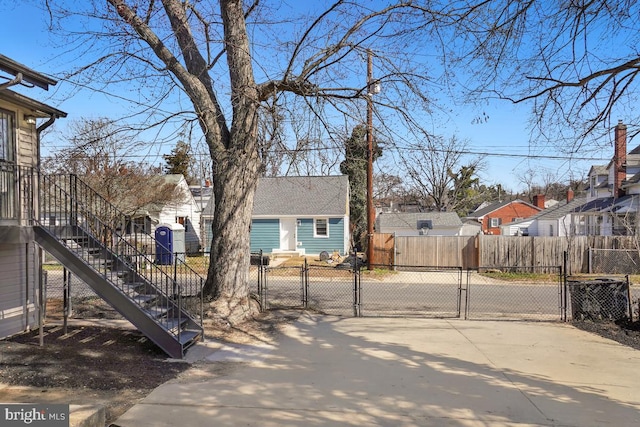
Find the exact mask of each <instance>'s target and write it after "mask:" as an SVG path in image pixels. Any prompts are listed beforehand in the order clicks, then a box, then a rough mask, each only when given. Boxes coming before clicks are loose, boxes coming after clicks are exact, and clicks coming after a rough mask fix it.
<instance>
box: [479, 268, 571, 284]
mask: <svg viewBox="0 0 640 427" xmlns="http://www.w3.org/2000/svg"><path fill="white" fill-rule="evenodd" d="M478 274H480V276H484V277H490V278H492V279H495V280H504V281H510V282H534V283H537V282H540V283H549V282H557V281H558V280H559V277H558V274H556V273H532V272H509V271H493V270H492V271H484V272H480V273H478Z"/></svg>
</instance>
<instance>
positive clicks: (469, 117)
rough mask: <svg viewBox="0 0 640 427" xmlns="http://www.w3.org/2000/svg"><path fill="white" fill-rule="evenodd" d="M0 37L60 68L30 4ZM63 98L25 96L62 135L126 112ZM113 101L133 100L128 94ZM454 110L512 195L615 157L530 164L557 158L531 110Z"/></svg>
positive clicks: (456, 127) (99, 98)
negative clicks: (537, 140) (527, 179)
mask: <svg viewBox="0 0 640 427" xmlns="http://www.w3.org/2000/svg"><path fill="white" fill-rule="evenodd" d="M16 34H19V37H16ZM0 37H1V38H2V40H4V42H3V47H2V49H1V50H0V53H2V54H3V55H6V56H8V57H11V58H13V59H14V60H16V61H18V62H21V63H23V64H25V65H27V66H29V67H31V68H33V69H35V70H37V71H40V72H44V73H53V72H55V71H56V70H58V69H59V67H60V66H61V65H60V64H56V63H55V61H56V60H55V59H51V58H55V57H56V56H57V54H58V52H55V51H54V50H52V48H51V43H50V40H49V37H50V36H49V34H48V33H47V31H46V24H45V19H44V17H43V16H42V11H41V10H40V9H38V8H36V7H34V6H33V5H32V4H31V3H30V2H25V3H21V2H12V1H6V0H5V1H2V0H0ZM58 86H59V90H60V92H59V93H63V92H65V90H67V89H69V88H68V86H67V84H66V83H65V82H60V83H59V85H58ZM36 91H37V92H36ZM59 93H56V92H54V93H53V94H47V93H44V92H42V91H40V90H38V89H31V90H30V91H28V92H26V94H27V95H28V96H31V97H34V98H36V99H38V100H42V101H43V102H47V103H50V104H51V105H53V106H55V107H56V108H59V109H62V110H63V111H66V112H67V113H68V114H69V116H68V119H63V120H61V121H60V122H59V123H58V124H57V126H58V128H59V129H62V128H64V126H65V124H64V120H67V121H69V120H73V119H79V118H82V117H94V118H95V117H105V116H106V117H108V116H109V115H110V114H111V113H116V112H118V111H119V110H121V109H122V106H121V105H120V103H119V102H118V100H117V98H111V97H108V96H106V95H103V94H96V93H91V92H89V91H80V92H79V93H77V94H76V95H75V96H74V97H73V98H70V99H66V100H63V101H61V102H58V100H57V99H56V98H57V96H58V95H59ZM114 95H121V96H125V97H126V96H128V94H127V93H121V94H118V93H114ZM51 96H53V98H51ZM451 110H452V113H451V115H450V117H451V120H450V121H449V123H447V124H445V125H443V126H442V127H441V128H439V129H438V133H440V134H442V135H444V136H450V135H453V134H455V135H456V136H457V137H458V138H460V139H466V140H468V143H469V150H470V151H472V152H477V153H489V154H493V155H489V156H487V157H486V159H485V164H486V168H485V170H484V171H482V173H481V181H482V182H484V183H487V184H492V183H501V184H502V185H503V187H505V188H506V189H508V190H512V191H519V190H521V189H522V188H523V185H522V184H521V183H520V179H519V177H520V176H521V175H522V172H523V171H525V170H529V169H530V170H533V171H535V172H536V174H537V175H538V176H537V179H538V180H540V183H541V182H542V180H543V178H544V176H545V175H547V174H551V175H553V176H555V177H556V179H557V180H558V181H561V182H567V181H568V180H569V179H570V178H577V177H580V176H584V175H586V173H587V171H588V169H589V166H590V165H591V164H604V163H606V162H607V160H606V159H607V158H610V157H611V155H612V152H611V153H608V152H607V150H604V151H601V152H600V153H595V154H593V153H590V154H589V157H592V156H593V157H596V158H601V159H602V160H586V161H585V160H583V161H571V160H568V159H551V158H535V157H531V158H527V157H526V156H541V157H544V156H553V155H555V152H554V151H552V150H551V149H549V148H546V147H539V148H532V147H531V146H530V144H529V133H530V131H529V129H528V128H527V122H528V120H529V117H530V116H529V107H528V106H527V105H519V106H514V105H512V104H509V103H507V102H505V101H495V102H490V103H488V104H487V105H485V106H484V107H483V108H482V109H481V110H479V109H471V108H470V107H467V108H461V107H458V106H452V107H451ZM480 111H483V112H484V113H486V115H487V116H488V119H487V120H486V121H484V122H481V123H474V117H476V116H477V115H478V114H479V112H480ZM171 148H173V147H172V146H165V147H155V148H154V150H152V151H153V153H152V156H155V158H156V159H157V161H158V163H162V158H161V154H162V153H166V152H168V151H169V150H170V149H171ZM611 151H612V149H611ZM145 154H148V153H145ZM519 156H521V157H519ZM152 158H154V157H152Z"/></svg>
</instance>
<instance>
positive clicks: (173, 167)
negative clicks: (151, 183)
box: [162, 141, 195, 184]
mask: <svg viewBox="0 0 640 427" xmlns="http://www.w3.org/2000/svg"><path fill="white" fill-rule="evenodd" d="M162 157H163V158H164V161H165V162H167V164H166V165H165V167H164V171H165V173H167V174H174V173H176V174H182V175H183V176H184V179H186V180H187V182H188V183H189V184H192V181H193V178H192V176H191V168H192V167H193V165H194V163H195V160H194V159H193V157H192V156H191V146H190V145H189V144H187V143H186V142H183V141H178V143H177V144H176V146H175V148H174V149H173V150H171V154H165V155H163V156H162Z"/></svg>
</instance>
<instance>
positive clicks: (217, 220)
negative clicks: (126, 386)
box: [201, 0, 260, 323]
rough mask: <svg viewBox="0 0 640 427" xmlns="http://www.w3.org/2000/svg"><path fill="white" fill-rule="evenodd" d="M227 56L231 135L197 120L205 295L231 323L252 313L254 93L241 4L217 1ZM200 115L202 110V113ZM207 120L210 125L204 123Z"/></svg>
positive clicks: (256, 166) (255, 153) (255, 165)
mask: <svg viewBox="0 0 640 427" xmlns="http://www.w3.org/2000/svg"><path fill="white" fill-rule="evenodd" d="M220 10H221V15H222V20H223V22H224V36H225V37H224V39H225V47H226V57H227V63H228V66H229V77H230V81H231V105H232V108H233V117H232V121H231V123H232V124H231V130H230V131H229V133H225V132H223V131H220V132H213V133H209V132H208V129H209V128H210V127H211V126H216V125H221V124H220V122H219V121H217V120H216V121H213V120H211V118H207V117H206V115H205V116H203V118H202V119H201V124H202V125H203V131H204V132H205V135H207V142H208V143H209V148H210V150H211V157H212V160H213V192H214V198H215V199H214V206H215V209H214V214H213V225H212V231H213V239H212V244H211V262H210V264H209V274H208V275H207V281H206V283H205V293H207V294H209V295H211V296H212V297H213V298H214V303H213V304H212V307H213V308H214V310H215V311H216V313H217V314H218V315H220V316H223V317H225V318H227V320H229V321H230V322H231V323H233V322H234V321H235V320H242V319H243V318H246V317H248V316H250V315H251V314H252V310H251V301H250V298H249V261H250V257H251V254H250V246H251V245H250V234H249V233H250V231H251V230H250V229H251V213H252V210H253V196H254V193H255V190H256V185H257V180H258V173H259V171H260V158H259V156H258V146H257V143H258V132H257V129H258V119H257V117H258V114H257V111H258V105H259V102H258V93H257V87H256V84H255V80H254V78H253V70H252V68H251V55H250V52H249V40H248V38H247V33H246V27H245V22H244V11H243V9H242V0H221V1H220ZM203 111H204V110H203ZM207 120H208V123H207Z"/></svg>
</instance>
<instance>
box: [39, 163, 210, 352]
mask: <svg viewBox="0 0 640 427" xmlns="http://www.w3.org/2000/svg"><path fill="white" fill-rule="evenodd" d="M38 191H39V201H40V206H39V209H38V215H37V218H34V220H35V224H36V225H35V226H34V234H35V239H36V242H37V243H38V244H39V245H40V246H41V247H43V248H44V249H45V250H46V251H47V252H49V253H50V254H52V255H53V256H54V257H55V258H56V259H58V261H60V262H61V263H62V264H63V265H64V266H65V267H66V268H67V269H68V270H70V271H71V272H72V273H73V274H75V275H76V276H77V277H79V278H80V279H82V280H83V281H84V282H86V283H87V284H88V285H89V286H91V288H92V289H93V290H94V291H95V292H96V294H98V295H99V296H100V297H101V298H103V299H104V300H105V301H107V302H108V303H109V304H110V305H111V306H112V307H113V308H114V309H115V310H117V311H118V312H119V313H120V314H122V316H123V317H125V318H126V319H127V320H129V321H130V322H131V323H132V324H133V325H135V326H136V327H137V328H138V329H139V330H140V331H141V332H142V333H143V334H144V335H145V336H147V337H148V338H149V339H151V340H152V341H153V342H154V343H155V344H156V345H158V346H159V347H160V348H161V349H162V350H164V351H165V352H166V353H167V354H168V355H169V356H171V357H174V358H182V357H184V354H185V351H186V350H187V349H188V348H189V347H190V346H191V345H193V344H195V343H196V342H197V341H199V340H201V339H202V338H203V336H204V333H203V328H202V309H203V306H202V289H203V285H204V278H203V277H202V276H200V275H199V274H197V273H196V272H195V271H194V270H192V269H191V268H190V267H189V266H187V265H186V263H185V262H184V261H183V260H181V259H180V257H179V256H177V255H176V256H173V257H172V258H173V260H172V263H171V264H170V265H157V264H156V263H155V262H154V261H155V260H154V258H153V255H150V254H149V252H150V250H149V249H150V248H153V250H155V248H156V247H157V245H158V243H157V242H156V241H155V239H154V238H153V237H152V236H151V235H149V234H146V233H141V232H140V230H136V229H135V226H134V225H133V224H128V223H127V216H126V215H124V214H123V213H122V212H120V211H119V210H118V209H117V208H115V207H114V206H113V205H111V204H110V203H109V202H107V201H106V200H105V199H104V198H102V197H101V196H100V195H99V194H98V193H96V192H95V191H94V190H92V189H91V188H90V187H89V186H87V185H86V184H85V183H84V182H82V181H81V180H80V179H79V178H78V177H77V176H75V175H66V176H62V175H40V176H39V178H38ZM126 227H129V230H125V228H126ZM123 230H125V231H130V232H129V233H126V234H125V233H123ZM161 249H162V247H161ZM153 250H152V251H153ZM152 251H151V252H152Z"/></svg>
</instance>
